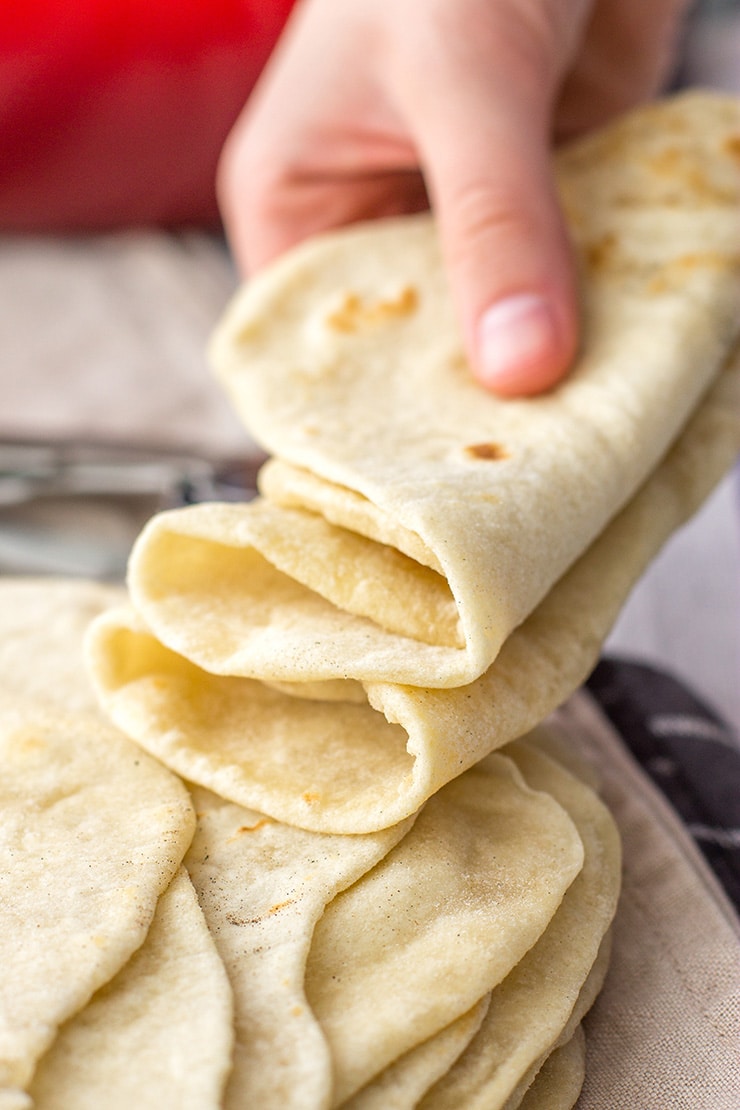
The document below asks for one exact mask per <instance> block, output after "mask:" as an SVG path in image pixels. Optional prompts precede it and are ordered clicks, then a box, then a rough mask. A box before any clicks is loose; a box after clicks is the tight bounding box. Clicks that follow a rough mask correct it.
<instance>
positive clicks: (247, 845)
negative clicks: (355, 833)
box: [186, 790, 412, 1110]
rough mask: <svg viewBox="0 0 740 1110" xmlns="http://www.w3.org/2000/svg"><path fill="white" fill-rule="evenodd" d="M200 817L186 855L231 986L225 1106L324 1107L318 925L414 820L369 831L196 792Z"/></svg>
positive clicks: (326, 1065) (327, 1089)
mask: <svg viewBox="0 0 740 1110" xmlns="http://www.w3.org/2000/svg"><path fill="white" fill-rule="evenodd" d="M194 801H195V806H196V810H197V814H198V828H197V831H196V835H195V838H194V840H193V844H192V847H191V848H190V851H189V852H188V855H187V857H186V866H187V868H188V870H189V872H190V875H191V877H192V880H193V884H194V885H195V888H196V890H197V892H198V897H199V899H200V902H201V905H202V907H203V912H204V914H205V918H206V921H207V923H208V926H209V928H210V930H211V933H212V935H213V937H214V940H215V943H216V946H217V948H218V951H219V953H220V955H221V958H222V960H223V962H224V965H225V967H226V971H227V973H228V976H229V980H230V982H231V986H232V989H233V992H234V1008H235V1012H234V1022H235V1036H236V1041H235V1046H234V1061H233V1071H232V1073H231V1076H230V1079H229V1083H228V1085H227V1088H226V1092H225V1096H224V1107H225V1108H226V1110H238V1108H240V1107H244V1106H249V1107H251V1106H255V1107H256V1106H259V1107H260V1108H261V1110H270V1108H274V1110H288V1108H296V1110H297V1108H303V1107H305V1108H306V1110H309V1108H311V1110H313V1108H316V1107H324V1106H328V1104H329V1099H330V1095H331V1061H330V1059H329V1053H328V1049H327V1046H326V1043H325V1041H324V1037H323V1035H322V1033H321V1029H320V1027H319V1025H318V1023H317V1021H316V1018H315V1017H314V1015H313V1014H312V1012H311V1010H310V1009H309V1007H308V1005H307V1003H306V998H305V994H304V973H305V965H306V958H307V955H308V951H309V945H310V943H311V935H312V933H313V929H314V925H315V923H316V921H317V919H318V918H319V917H320V915H321V913H322V912H323V910H324V907H325V905H326V903H327V902H328V901H330V900H331V899H332V898H333V897H334V896H335V895H336V894H337V893H338V892H339V891H340V890H342V889H343V888H344V887H346V886H348V885H349V884H350V883H352V882H354V881H355V880H356V879H358V878H359V877H360V876H361V875H362V874H363V872H365V871H367V870H368V869H369V868H371V867H373V866H374V865H375V864H376V863H377V862H378V861H379V860H381V859H382V858H383V856H385V855H386V854H387V852H388V851H389V850H390V849H391V848H392V847H393V846H394V845H395V844H396V842H397V841H398V840H399V839H400V838H401V837H402V836H403V835H404V833H406V832H407V830H408V829H409V827H410V825H411V824H412V822H411V821H407V822H405V823H403V824H401V825H398V826H396V827H394V828H392V829H388V830H386V831H384V832H382V833H377V834H375V835H373V836H365V837H363V836H359V837H336V836H322V835H320V834H317V833H309V832H304V831H303V830H299V829H294V828H289V827H288V826H286V825H279V824H277V823H275V822H274V821H271V820H269V819H265V818H263V817H262V816H261V814H258V813H254V812H250V811H248V810H245V809H242V808H241V807H239V806H235V805H232V804H230V803H228V802H225V801H224V800H223V799H220V798H218V797H216V795H214V794H211V793H210V792H208V791H205V790H196V791H195V792H194Z"/></svg>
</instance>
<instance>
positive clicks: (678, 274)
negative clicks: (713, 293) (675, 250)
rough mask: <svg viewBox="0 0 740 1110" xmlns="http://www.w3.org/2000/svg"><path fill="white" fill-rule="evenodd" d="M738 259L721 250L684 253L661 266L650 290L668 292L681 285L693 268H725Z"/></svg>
mask: <svg viewBox="0 0 740 1110" xmlns="http://www.w3.org/2000/svg"><path fill="white" fill-rule="evenodd" d="M736 261H737V259H733V257H732V256H731V255H727V254H720V253H719V251H695V252H694V253H692V254H682V255H681V256H680V257H679V258H673V259H671V261H670V262H668V263H666V265H665V266H661V268H660V270H659V271H658V272H657V274H656V275H655V276H654V277H653V278H652V279H651V281H650V282H649V284H648V292H649V293H666V292H668V291H670V290H671V289H675V288H676V287H678V286H680V285H681V283H682V282H683V281H685V280H686V277H687V275H688V274H690V273H691V272H692V271H693V270H699V269H712V270H724V269H728V268H729V267H730V266H732V265H733V263H734V262H736Z"/></svg>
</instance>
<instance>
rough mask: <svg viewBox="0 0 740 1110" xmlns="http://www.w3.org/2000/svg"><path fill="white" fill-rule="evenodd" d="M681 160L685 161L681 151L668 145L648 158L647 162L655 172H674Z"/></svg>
mask: <svg viewBox="0 0 740 1110" xmlns="http://www.w3.org/2000/svg"><path fill="white" fill-rule="evenodd" d="M682 161H685V157H684V154H683V151H681V150H679V149H678V147H675V146H668V147H665V148H664V149H663V150H661V151H660V153H658V154H655V155H654V156H653V157H652V158H650V160H649V163H648V164H649V166H650V168H651V169H652V170H653V171H654V172H655V173H657V174H674V173H675V172H676V170H677V169H678V167H679V166H680V165H681V162H682Z"/></svg>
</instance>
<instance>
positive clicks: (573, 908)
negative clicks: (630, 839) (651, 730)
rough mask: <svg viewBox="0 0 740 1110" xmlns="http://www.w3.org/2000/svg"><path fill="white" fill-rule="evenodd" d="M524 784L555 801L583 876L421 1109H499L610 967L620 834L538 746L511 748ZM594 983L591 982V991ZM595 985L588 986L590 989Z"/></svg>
mask: <svg viewBox="0 0 740 1110" xmlns="http://www.w3.org/2000/svg"><path fill="white" fill-rule="evenodd" d="M505 750H506V754H507V755H509V756H510V757H511V758H512V759H514V761H515V762H516V764H517V766H518V767H519V769H520V771H521V772H522V774H523V776H524V779H525V781H526V782H527V783H528V784H529V785H530V786H531V787H533V788H535V789H537V790H544V791H547V792H548V793H550V794H552V795H553V797H554V798H556V800H557V801H558V802H559V803H560V805H562V806H563V808H564V809H565V810H566V812H567V813H568V814H569V815H570V816H571V818H572V819H573V821H574V823H575V825H576V828H577V829H578V833H579V835H580V837H581V840H582V842H583V846H584V851H585V856H584V864H583V868H582V870H581V872H580V874H579V875H578V877H577V878H576V879H575V880H574V882H573V884H572V885H571V886H570V887H569V889H568V890H567V892H566V894H565V896H564V898H563V901H562V903H561V905H560V907H559V909H558V911H557V913H556V914H555V916H554V917H553V919H552V921H551V922H550V924H549V925H548V927H547V929H546V930H545V932H544V933H543V935H542V936H541V937H540V939H539V940H538V941H537V943H536V944H535V945H534V946H533V947H532V948H531V949H530V950H529V951H528V952H527V954H526V955H525V956H524V957H523V959H522V960H521V961H520V962H519V964H517V966H516V967H515V968H513V970H512V971H511V973H510V974H509V975H508V976H507V977H506V979H505V980H504V981H503V983H501V984H500V986H499V987H497V988H496V990H495V991H494V992H493V995H492V998H491V1005H490V1006H489V1009H488V1013H487V1015H486V1018H485V1020H484V1021H483V1024H482V1026H481V1028H480V1030H479V1032H478V1033H477V1035H476V1037H475V1038H474V1040H473V1041H472V1042H471V1044H470V1045H469V1046H468V1048H467V1049H466V1050H465V1052H464V1053H463V1054H462V1055H461V1057H460V1059H459V1060H458V1062H457V1063H456V1064H455V1066H454V1067H453V1068H452V1069H451V1070H450V1071H449V1072H448V1073H447V1074H446V1075H445V1076H443V1077H442V1078H441V1079H440V1080H439V1082H438V1083H437V1084H436V1085H435V1086H434V1087H433V1088H432V1089H431V1090H430V1091H429V1092H428V1094H427V1095H426V1097H425V1098H424V1099H422V1100H421V1102H420V1108H421V1110H457V1108H458V1107H460V1106H465V1107H469V1108H470V1110H477V1108H479V1107H480V1108H483V1107H485V1108H486V1110H494V1108H500V1107H503V1106H505V1105H507V1104H508V1100H509V1099H510V1098H511V1097H512V1094H513V1092H515V1091H516V1090H518V1089H526V1088H527V1087H528V1086H529V1084H530V1083H531V1081H532V1079H533V1078H534V1075H535V1074H536V1072H537V1071H538V1069H539V1067H540V1065H541V1063H542V1061H543V1060H544V1059H545V1057H546V1056H547V1055H548V1054H549V1053H550V1052H551V1051H552V1049H553V1047H554V1046H555V1045H556V1043H557V1042H558V1040H559V1039H561V1038H562V1037H563V1033H564V1030H566V1029H567V1034H566V1036H568V1037H569V1036H570V1035H571V1034H572V1032H573V1028H574V1026H575V1025H577V1024H578V1023H579V1022H580V1021H581V1020H582V1018H583V1017H584V1014H585V1013H586V1012H587V1010H588V1009H589V1007H590V1005H591V1003H592V1002H593V1000H594V998H595V996H596V993H597V992H598V990H599V989H600V987H601V983H602V982H603V978H604V975H605V973H606V968H607V966H608V957H609V944H608V942H605V939H604V938H605V936H606V934H607V930H608V928H609V926H610V925H611V922H612V919H613V917H614V913H615V911H616V906H617V897H618V894H619V887H620V879H621V854H620V845H619V833H618V831H617V828H616V825H615V824H614V821H613V819H612V817H611V816H610V814H609V812H608V810H607V809H606V807H605V806H604V805H603V803H602V802H600V801H599V799H598V797H597V796H596V795H595V794H594V792H593V791H592V790H591V789H590V787H588V786H586V785H585V784H583V783H582V782H580V781H579V780H578V779H576V778H575V777H574V776H573V775H571V774H570V773H569V772H568V771H566V770H565V769H564V768H562V767H560V766H558V764H557V763H555V762H554V761H553V760H552V759H550V758H548V757H547V756H546V755H544V754H543V753H542V752H541V751H538V750H537V749H536V748H535V747H533V746H532V745H529V744H526V743H524V742H519V743H517V744H511V745H508V746H507V748H506V749H505ZM589 980H590V982H589ZM586 984H588V986H586Z"/></svg>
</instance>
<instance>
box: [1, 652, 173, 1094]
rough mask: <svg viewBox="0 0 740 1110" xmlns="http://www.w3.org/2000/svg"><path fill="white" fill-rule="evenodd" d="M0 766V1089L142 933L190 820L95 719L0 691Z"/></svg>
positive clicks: (161, 782)
mask: <svg viewBox="0 0 740 1110" xmlns="http://www.w3.org/2000/svg"><path fill="white" fill-rule="evenodd" d="M27 665H28V667H29V668H33V666H34V665H35V661H34V659H33V658H29V659H28V660H27ZM0 761H1V762H2V768H3V774H2V777H1V778H0V810H2V814H3V820H2V824H1V825H0V966H2V968H3V976H2V981H1V982H0V1090H1V1089H3V1088H10V1089H11V1090H13V1089H14V1088H24V1087H25V1086H26V1085H27V1084H28V1082H29V1081H30V1079H31V1076H32V1073H33V1069H34V1066H35V1063H36V1061H37V1060H38V1058H39V1057H40V1056H41V1054H42V1053H43V1052H44V1051H45V1050H46V1049H47V1048H48V1047H49V1045H50V1043H51V1041H52V1040H53V1038H54V1035H55V1033H56V1030H57V1027H58V1026H59V1025H60V1023H61V1022H63V1021H64V1020H65V1019H66V1018H68V1017H70V1016H71V1015H72V1014H73V1013H75V1012H76V1011H77V1010H79V1009H81V1008H82V1007H83V1006H84V1005H85V1004H86V1003H87V1001H88V1000H89V998H90V997H91V995H92V994H93V992H94V991H95V990H97V989H98V988H99V987H100V986H102V985H103V984H104V983H106V982H107V981H108V980H109V979H111V978H112V977H113V976H114V975H115V974H116V972H117V971H118V970H119V969H120V968H121V966H122V965H123V964H124V963H125V962H126V960H128V959H129V957H130V956H131V955H132V953H133V952H134V951H135V950H136V949H137V948H138V947H139V946H140V945H141V943H142V942H143V940H144V938H145V936H146V933H147V930H148V928H149V924H150V922H151V920H152V917H153V915H154V912H155V909H156V905H157V899H158V897H159V895H160V894H161V893H162V891H163V890H165V889H166V887H167V886H168V885H169V883H170V881H171V879H172V877H173V875H174V874H175V871H176V870H177V867H178V865H179V864H180V862H181V860H182V857H183V855H184V854H185V851H186V849H187V847H188V844H189V843H190V839H191V837H192V833H193V826H194V818H193V813H192V808H191V805H190V799H189V797H188V795H187V791H186V790H185V788H184V787H183V785H182V783H180V782H179V781H178V780H177V779H176V778H175V777H174V776H173V775H171V774H170V773H169V771H167V770H166V769H165V768H163V767H161V766H160V765H159V764H157V763H155V762H154V760H152V759H150V758H149V757H148V756H146V755H145V754H144V753H143V752H141V751H140V750H139V749H138V748H137V747H136V746H135V745H133V744H131V743H130V741H128V740H127V739H126V738H125V737H123V736H121V735H120V734H119V733H117V732H116V731H114V730H113V729H112V728H110V727H109V726H107V725H105V724H103V722H102V721H101V720H100V719H99V718H98V717H96V716H92V715H90V716H86V715H84V714H82V713H78V714H66V715H65V714H64V713H63V712H62V711H61V710H60V709H58V708H56V707H55V708H53V709H50V708H45V707H43V706H38V705H37V704H36V703H35V702H32V701H29V700H25V699H23V698H22V697H20V696H13V695H8V694H6V693H5V691H0Z"/></svg>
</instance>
